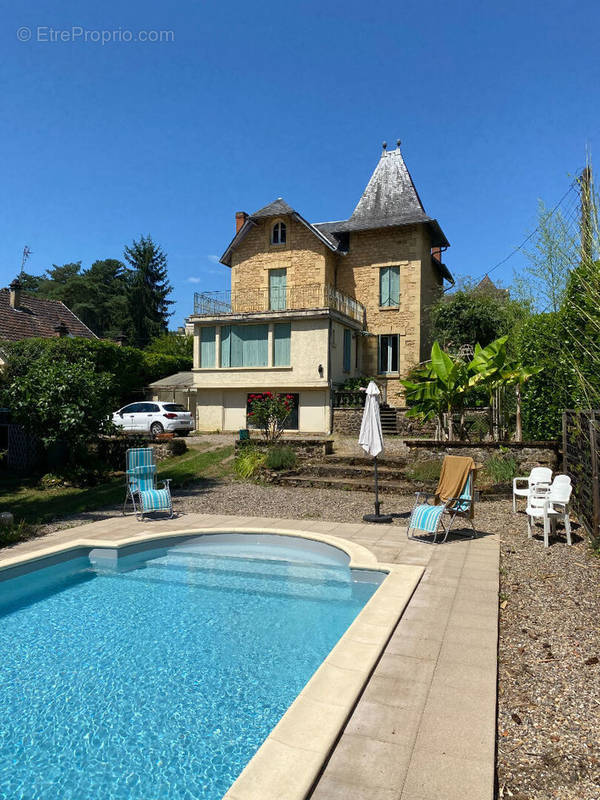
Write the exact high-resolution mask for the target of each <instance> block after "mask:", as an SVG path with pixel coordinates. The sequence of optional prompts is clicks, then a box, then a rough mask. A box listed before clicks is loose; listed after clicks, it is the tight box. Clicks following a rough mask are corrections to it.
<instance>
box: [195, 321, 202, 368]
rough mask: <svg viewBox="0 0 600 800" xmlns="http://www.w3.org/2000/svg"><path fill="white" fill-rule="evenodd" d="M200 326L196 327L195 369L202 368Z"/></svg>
mask: <svg viewBox="0 0 600 800" xmlns="http://www.w3.org/2000/svg"><path fill="white" fill-rule="evenodd" d="M200 330H201V329H200V325H194V369H199V368H200V366H201V365H200Z"/></svg>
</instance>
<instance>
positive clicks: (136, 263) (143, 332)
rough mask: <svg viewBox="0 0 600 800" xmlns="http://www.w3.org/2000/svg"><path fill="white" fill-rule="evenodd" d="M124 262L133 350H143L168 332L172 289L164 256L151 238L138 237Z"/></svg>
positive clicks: (127, 251)
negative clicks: (130, 270) (127, 278)
mask: <svg viewBox="0 0 600 800" xmlns="http://www.w3.org/2000/svg"><path fill="white" fill-rule="evenodd" d="M124 256H125V260H126V261H127V263H128V264H129V265H130V267H131V268H132V272H131V275H130V284H129V308H130V314H131V319H132V323H133V337H134V341H133V342H131V344H133V345H135V346H136V347H145V346H146V345H147V344H148V343H149V342H150V340H151V339H153V338H155V337H156V336H159V335H160V334H163V333H166V332H167V324H168V320H169V317H170V316H171V313H169V306H170V305H172V302H173V301H171V300H168V299H167V298H168V296H169V294H170V293H171V292H172V290H173V288H172V286H171V284H170V283H169V281H168V277H167V257H166V255H165V254H164V253H163V251H162V249H161V247H160V246H159V245H157V244H155V243H154V242H153V241H152V237H151V236H149V235H148V236H141V237H140V239H139V241H137V242H136V241H134V242H133V243H132V245H131V247H126V248H125V252H124Z"/></svg>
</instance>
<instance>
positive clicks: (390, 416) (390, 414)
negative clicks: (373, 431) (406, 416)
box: [379, 403, 398, 434]
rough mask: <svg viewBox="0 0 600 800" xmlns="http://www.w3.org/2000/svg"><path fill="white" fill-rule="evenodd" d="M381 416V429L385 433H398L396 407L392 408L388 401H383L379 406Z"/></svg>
mask: <svg viewBox="0 0 600 800" xmlns="http://www.w3.org/2000/svg"><path fill="white" fill-rule="evenodd" d="M379 416H380V418H381V430H382V432H383V433H384V434H385V433H387V434H390V433H398V425H397V422H396V409H395V408H390V406H388V404H387V403H382V404H381V405H380V407H379Z"/></svg>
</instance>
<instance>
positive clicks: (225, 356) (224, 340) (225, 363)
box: [221, 325, 231, 367]
mask: <svg viewBox="0 0 600 800" xmlns="http://www.w3.org/2000/svg"><path fill="white" fill-rule="evenodd" d="M221 366H222V367H230V366H231V325H222V326H221Z"/></svg>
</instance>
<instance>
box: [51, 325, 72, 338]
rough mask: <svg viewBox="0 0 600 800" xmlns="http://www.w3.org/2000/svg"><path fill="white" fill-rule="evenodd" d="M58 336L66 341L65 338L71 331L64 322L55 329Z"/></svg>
mask: <svg viewBox="0 0 600 800" xmlns="http://www.w3.org/2000/svg"><path fill="white" fill-rule="evenodd" d="M54 330H55V332H56V335H57V336H58V338H59V339H64V337H65V336H66V335H67V334H68V333H69V329H68V328H67V326H66V325H65V323H64V322H61V323H60V324H58V325H57V326H56V327H55V328H54Z"/></svg>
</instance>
